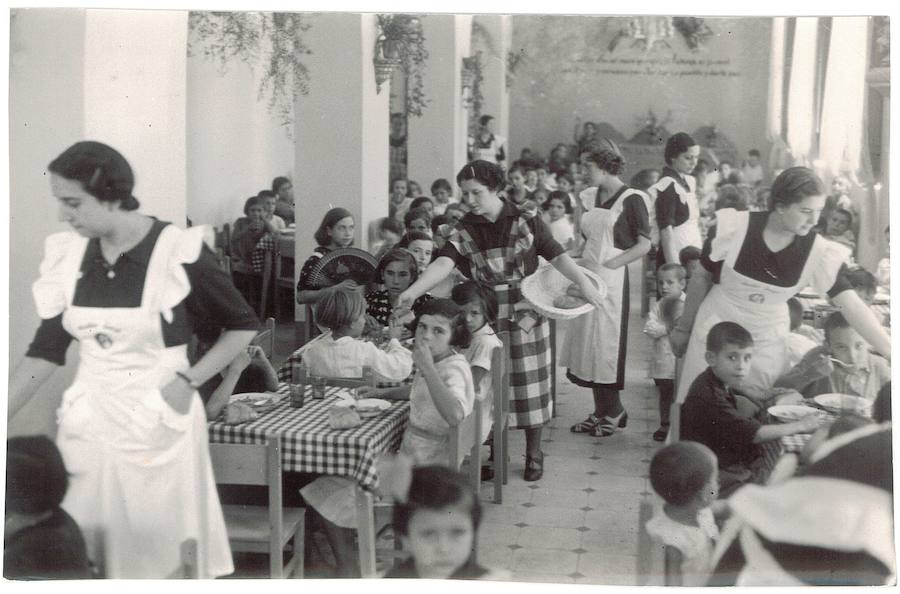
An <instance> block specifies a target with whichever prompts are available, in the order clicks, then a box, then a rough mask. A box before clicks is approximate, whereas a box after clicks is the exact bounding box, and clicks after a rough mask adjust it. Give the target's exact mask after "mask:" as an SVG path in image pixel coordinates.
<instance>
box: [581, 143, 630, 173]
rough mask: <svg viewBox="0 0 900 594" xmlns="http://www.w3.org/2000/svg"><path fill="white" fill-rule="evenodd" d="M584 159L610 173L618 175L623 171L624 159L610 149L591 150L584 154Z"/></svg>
mask: <svg viewBox="0 0 900 594" xmlns="http://www.w3.org/2000/svg"><path fill="white" fill-rule="evenodd" d="M585 160H587V161H590V162H591V163H593V164H595V165H596V166H597V167H599V168H600V169H602V170H603V171H605V172H607V173H609V174H610V175H620V174H621V173H622V172H623V171H625V159H623V158H622V155H618V154H616V153H614V152H613V151H611V150H607V149H600V150H593V151H591V152H589V153H587V154H586V155H585Z"/></svg>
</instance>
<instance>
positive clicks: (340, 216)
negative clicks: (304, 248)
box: [297, 208, 356, 303]
mask: <svg viewBox="0 0 900 594" xmlns="http://www.w3.org/2000/svg"><path fill="white" fill-rule="evenodd" d="M354 228H355V224H354V221H353V214H352V213H351V212H350V211H349V210H347V209H345V208H332V209H331V210H329V211H328V212H326V213H325V216H324V217H323V218H322V222H321V223H320V224H319V228H318V229H316V232H315V235H313V237H315V240H316V243H318V244H319V247H317V248H316V249H315V250H313V254H312V255H311V256H310V257H309V258H307V260H306V262H304V263H303V268H301V269H300V278H299V280H298V281H297V302H298V303H315V302H317V301H318V300H319V299H320V298H321V297H322V296H323V295H325V294H327V293H329V292H331V291H332V290H334V289H335V288H336V287H355V286H356V282H354V281H353V280H350V279H347V280H344V281H342V282H340V283H338V284H337V285H335V286H334V287H326V288H322V289H320V288H315V287H313V286H312V285H311V284H310V278H309V276H310V274H312V271H313V269H314V268H315V267H316V264H317V263H318V261H319V260H320V259H321V258H322V256H324V255H325V254H327V253H328V252H330V251H332V250H337V249H340V248H347V247H350V246H352V245H353V232H354Z"/></svg>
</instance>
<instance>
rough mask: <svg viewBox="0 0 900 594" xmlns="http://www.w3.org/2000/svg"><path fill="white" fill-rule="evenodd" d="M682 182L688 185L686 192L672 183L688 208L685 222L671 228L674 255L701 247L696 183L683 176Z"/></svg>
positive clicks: (690, 178)
mask: <svg viewBox="0 0 900 594" xmlns="http://www.w3.org/2000/svg"><path fill="white" fill-rule="evenodd" d="M684 181H685V182H686V183H687V185H688V190H685V189H684V188H683V187H681V186H680V185H678V183H677V182H675V181H673V182H672V183H673V184H675V186H676V189H677V191H678V197H679V198H680V199H681V202H682V203H683V204H684V205H685V206H687V207H688V218H687V220H686V221H685V222H683V223H682V224H680V225H678V226H673V227H672V228H671V238H672V245H673V251H674V252H675V254H679V253H680V252H681V250H683V249H684V248H686V247H688V246H694V247H697V248H699V247H700V246H702V245H703V238H702V237H701V236H700V206H699V205H698V204H697V181H696V180H695V179H694V176H692V175H685V176H684ZM676 264H677V261H676Z"/></svg>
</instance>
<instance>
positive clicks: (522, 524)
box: [513, 522, 528, 528]
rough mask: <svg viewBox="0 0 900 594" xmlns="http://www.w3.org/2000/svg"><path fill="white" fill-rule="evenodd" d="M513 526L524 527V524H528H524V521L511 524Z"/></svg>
mask: <svg viewBox="0 0 900 594" xmlns="http://www.w3.org/2000/svg"><path fill="white" fill-rule="evenodd" d="M513 526H515V527H517V528H525V527H526V526H528V524H526V523H525V522H519V523H518V524H513Z"/></svg>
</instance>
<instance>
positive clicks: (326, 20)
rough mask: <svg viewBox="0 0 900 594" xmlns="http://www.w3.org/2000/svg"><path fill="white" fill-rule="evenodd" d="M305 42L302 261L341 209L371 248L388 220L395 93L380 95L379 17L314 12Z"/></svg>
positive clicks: (299, 142)
mask: <svg viewBox="0 0 900 594" xmlns="http://www.w3.org/2000/svg"><path fill="white" fill-rule="evenodd" d="M309 23H310V25H311V27H310V29H309V31H307V32H306V33H305V37H304V41H305V42H306V43H307V45H308V47H309V48H310V50H311V51H312V54H311V55H310V56H308V57H307V58H306V65H307V67H308V68H309V78H310V85H309V94H308V95H306V96H302V97H299V98H298V99H297V103H296V104H295V109H294V111H295V113H296V118H295V124H294V125H295V128H294V129H295V142H296V161H295V166H294V174H295V179H294V186H295V187H297V189H295V190H294V193H295V195H296V194H298V192H302V198H301V199H300V200H298V210H297V235H296V239H297V241H296V246H297V247H296V263H297V267H298V272H299V267H300V266H302V265H303V262H304V261H305V260H306V259H307V258H308V257H309V255H310V254H311V253H312V251H313V249H314V248H315V247H316V243H315V240H314V239H313V234H314V233H315V231H316V228H317V227H318V225H319V223H320V222H321V220H322V217H323V216H324V215H325V213H326V212H327V211H328V210H329V209H330V208H332V207H336V206H340V207H343V208H346V209H347V210H349V211H350V212H352V213H353V214H354V216H355V218H356V239H355V245H357V246H358V247H361V248H363V249H365V248H366V246H367V245H368V237H367V228H368V225H369V223H370V222H372V221H373V220H375V219H377V218H380V217H385V216H387V210H388V162H389V159H388V136H389V112H388V108H389V97H390V88H389V87H388V86H387V84H385V85H383V86H382V89H381V93H376V91H375V70H374V66H373V65H372V57H373V53H374V47H375V38H376V24H375V15H372V14H338V13H329V14H325V13H322V14H315V15H311V16H310V18H309Z"/></svg>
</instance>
